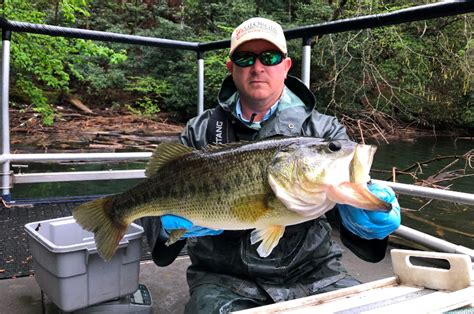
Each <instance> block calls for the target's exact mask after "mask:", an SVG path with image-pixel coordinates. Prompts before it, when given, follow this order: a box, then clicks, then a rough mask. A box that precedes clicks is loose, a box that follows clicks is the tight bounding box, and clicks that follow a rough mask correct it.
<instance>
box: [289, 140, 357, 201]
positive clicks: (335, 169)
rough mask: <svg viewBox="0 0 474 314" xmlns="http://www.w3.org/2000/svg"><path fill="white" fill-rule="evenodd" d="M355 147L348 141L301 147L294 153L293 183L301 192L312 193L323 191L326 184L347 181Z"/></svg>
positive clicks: (311, 144)
mask: <svg viewBox="0 0 474 314" xmlns="http://www.w3.org/2000/svg"><path fill="white" fill-rule="evenodd" d="M355 147H356V146H355V145H354V143H353V142H349V141H331V142H324V143H308V144H306V145H303V146H301V147H300V148H299V149H298V151H297V152H296V153H295V155H296V165H295V174H294V178H293V181H294V183H295V184H296V185H297V186H298V187H299V188H300V189H301V190H302V191H305V192H308V193H314V192H320V191H322V190H324V189H325V187H326V186H327V185H328V184H335V183H337V182H341V181H346V180H348V179H349V175H350V172H349V166H350V164H351V161H352V159H353V156H354V153H355Z"/></svg>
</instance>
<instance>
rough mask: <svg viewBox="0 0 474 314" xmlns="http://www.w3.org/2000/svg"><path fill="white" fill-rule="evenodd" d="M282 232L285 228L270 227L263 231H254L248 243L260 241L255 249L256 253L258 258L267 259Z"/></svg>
mask: <svg viewBox="0 0 474 314" xmlns="http://www.w3.org/2000/svg"><path fill="white" fill-rule="evenodd" d="M284 232H285V226H270V227H267V228H265V229H255V230H253V231H252V233H251V234H250V243H251V244H255V243H257V242H259V241H262V243H260V245H259V246H258V248H257V252H258V255H260V257H267V256H268V255H270V253H271V252H272V251H273V249H274V248H275V247H276V246H277V244H278V242H279V241H280V239H281V237H282V236H283V233H284Z"/></svg>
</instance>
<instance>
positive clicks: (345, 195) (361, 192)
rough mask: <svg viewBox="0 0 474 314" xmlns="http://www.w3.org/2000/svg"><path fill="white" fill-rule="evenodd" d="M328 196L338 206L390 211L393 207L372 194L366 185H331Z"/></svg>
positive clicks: (346, 183) (345, 183) (347, 183)
mask: <svg viewBox="0 0 474 314" xmlns="http://www.w3.org/2000/svg"><path fill="white" fill-rule="evenodd" d="M327 196H328V198H329V199H330V200H332V201H333V202H336V203H338V204H348V205H351V206H354V207H357V208H362V209H366V210H379V211H389V210H391V209H392V205H391V204H390V203H387V202H385V201H383V200H381V199H380V198H378V197H377V196H375V195H374V194H372V193H371V192H370V191H369V190H368V189H367V187H366V185H365V184H358V183H352V182H343V183H341V184H339V185H338V186H333V185H331V186H330V187H329V188H328V190H327Z"/></svg>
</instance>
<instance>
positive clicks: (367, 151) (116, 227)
mask: <svg viewBox="0 0 474 314" xmlns="http://www.w3.org/2000/svg"><path fill="white" fill-rule="evenodd" d="M374 153H375V147H374V146H371V145H362V144H356V143H354V142H351V141H348V140H342V141H324V140H322V139H317V138H311V137H293V138H281V139H267V140H262V141H257V142H246V143H242V142H240V143H232V144H226V145H217V146H209V147H207V148H205V149H203V150H194V149H192V148H190V147H187V146H184V145H182V144H178V143H162V144H160V145H159V146H158V147H157V149H156V151H155V152H154V153H153V156H152V157H151V160H150V163H149V166H148V169H147V170H146V175H147V177H148V178H147V179H146V180H144V181H142V182H141V183H139V184H138V185H136V186H135V187H133V188H131V189H130V190H128V191H126V192H124V193H122V194H117V195H112V196H108V197H105V198H100V199H97V200H94V201H91V202H87V203H84V204H81V205H79V206H78V207H76V208H75V209H73V215H74V218H75V219H76V221H77V222H78V223H79V225H81V226H82V227H83V228H84V229H86V230H88V231H91V232H93V233H94V236H95V242H96V244H97V249H98V252H99V254H100V255H101V256H102V257H103V258H104V259H105V260H109V259H110V258H112V256H113V254H114V253H115V250H116V248H117V246H118V243H119V241H120V240H121V238H122V237H123V235H124V233H125V232H126V230H127V227H128V225H129V224H130V223H132V222H133V221H134V220H135V219H138V218H141V217H144V216H161V215H176V216H181V217H184V218H186V219H188V220H190V221H192V223H193V224H195V225H198V226H203V227H207V228H211V229H225V230H243V229H255V230H253V231H252V233H251V243H252V244H255V243H258V242H261V243H260V245H259V246H258V248H257V251H258V253H259V255H260V256H261V257H266V256H268V255H269V254H270V253H271V251H272V250H273V248H274V247H275V246H276V245H277V244H278V241H279V240H280V238H281V237H282V235H283V233H284V231H285V226H289V225H294V224H298V223H301V222H304V221H307V220H311V219H315V218H317V217H319V216H321V215H323V214H324V213H325V212H327V211H328V210H330V209H332V208H333V207H334V205H335V204H336V203H340V204H350V205H352V206H355V207H358V208H364V209H367V210H384V211H387V210H390V204H387V203H385V202H384V201H382V200H380V199H379V198H377V197H376V196H374V195H373V194H372V193H370V192H369V191H368V189H367V187H366V183H367V182H368V181H369V180H370V177H369V175H368V173H369V170H370V167H371V164H372V159H373V155H374ZM184 232H185V230H175V231H173V232H172V234H171V235H170V241H169V242H170V243H171V242H173V241H177V240H178V239H179V238H180V236H181V235H182V234H183V233H184Z"/></svg>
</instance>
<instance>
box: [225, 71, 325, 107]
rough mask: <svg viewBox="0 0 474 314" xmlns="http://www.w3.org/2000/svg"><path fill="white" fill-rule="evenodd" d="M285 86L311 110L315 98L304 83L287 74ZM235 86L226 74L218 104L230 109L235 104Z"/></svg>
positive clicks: (230, 77)
mask: <svg viewBox="0 0 474 314" xmlns="http://www.w3.org/2000/svg"><path fill="white" fill-rule="evenodd" d="M285 86H286V87H287V88H288V89H289V90H290V91H292V92H293V93H294V94H295V95H296V96H298V98H299V99H301V101H302V102H303V104H304V105H305V107H306V108H308V109H310V110H312V109H313V108H314V106H315V104H316V98H315V97H314V94H313V93H312V92H311V91H310V90H309V89H308V88H307V87H306V85H304V83H303V82H302V81H301V80H300V79H298V78H296V77H294V76H290V75H288V77H287V78H286V80H285ZM236 92H237V87H235V84H234V80H233V79H232V76H231V75H229V76H227V77H226V78H225V79H224V81H223V82H222V85H221V89H220V91H219V95H218V99H217V100H218V102H219V104H220V105H221V106H222V107H223V108H224V109H227V110H230V105H232V104H235V102H236V101H237V99H236V97H237V94H236Z"/></svg>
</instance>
